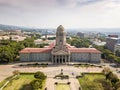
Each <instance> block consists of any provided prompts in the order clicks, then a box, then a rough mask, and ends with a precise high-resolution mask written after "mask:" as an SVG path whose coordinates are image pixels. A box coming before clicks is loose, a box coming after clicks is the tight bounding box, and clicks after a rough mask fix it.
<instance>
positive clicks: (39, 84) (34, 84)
mask: <svg viewBox="0 0 120 90" xmlns="http://www.w3.org/2000/svg"><path fill="white" fill-rule="evenodd" d="M31 84H32V87H33V89H34V90H39V89H41V88H42V81H41V80H34V81H32V82H31Z"/></svg>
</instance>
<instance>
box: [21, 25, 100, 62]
mask: <svg viewBox="0 0 120 90" xmlns="http://www.w3.org/2000/svg"><path fill="white" fill-rule="evenodd" d="M19 53H20V60H21V61H43V62H51V63H53V64H69V63H71V62H72V63H75V62H85V63H100V59H101V52H100V51H98V50H97V49H95V48H76V47H74V46H70V45H69V44H67V43H66V32H65V31H64V27H63V26H62V25H60V26H59V27H58V28H57V32H56V42H54V43H51V44H50V45H49V46H48V47H46V48H25V49H23V50H21V51H20V52H19Z"/></svg>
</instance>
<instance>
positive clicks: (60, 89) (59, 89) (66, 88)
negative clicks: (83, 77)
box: [55, 83, 70, 90]
mask: <svg viewBox="0 0 120 90" xmlns="http://www.w3.org/2000/svg"><path fill="white" fill-rule="evenodd" d="M55 87H56V89H55V90H70V85H68V84H62V83H60V84H57V85H55Z"/></svg>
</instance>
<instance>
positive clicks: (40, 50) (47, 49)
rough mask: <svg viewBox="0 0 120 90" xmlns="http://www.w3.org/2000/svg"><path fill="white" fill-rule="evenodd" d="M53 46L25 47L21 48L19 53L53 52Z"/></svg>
mask: <svg viewBox="0 0 120 90" xmlns="http://www.w3.org/2000/svg"><path fill="white" fill-rule="evenodd" d="M51 50H52V49H51V48H25V49H23V50H21V51H20V52H19V53H43V52H45V53H47V52H51Z"/></svg>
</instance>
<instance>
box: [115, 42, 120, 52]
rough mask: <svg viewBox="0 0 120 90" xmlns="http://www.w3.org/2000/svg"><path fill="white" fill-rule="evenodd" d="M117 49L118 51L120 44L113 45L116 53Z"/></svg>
mask: <svg viewBox="0 0 120 90" xmlns="http://www.w3.org/2000/svg"><path fill="white" fill-rule="evenodd" d="M117 50H118V51H120V44H116V45H115V46H114V53H116V51H117Z"/></svg>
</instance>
